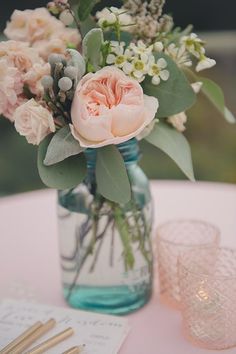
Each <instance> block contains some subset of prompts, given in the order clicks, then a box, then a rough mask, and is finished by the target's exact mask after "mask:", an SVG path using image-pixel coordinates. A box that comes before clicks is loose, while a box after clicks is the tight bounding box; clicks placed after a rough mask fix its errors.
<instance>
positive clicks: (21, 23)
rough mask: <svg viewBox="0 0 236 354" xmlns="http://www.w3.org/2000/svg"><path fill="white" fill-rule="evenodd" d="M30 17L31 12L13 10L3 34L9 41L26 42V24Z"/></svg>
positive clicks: (27, 37) (27, 38)
mask: <svg viewBox="0 0 236 354" xmlns="http://www.w3.org/2000/svg"><path fill="white" fill-rule="evenodd" d="M31 15H32V10H25V11H19V10H15V11H14V12H13V14H12V15H11V21H10V22H8V23H7V27H6V29H5V30H4V34H5V35H6V36H7V38H9V39H14V40H15V41H26V42H27V41H28V40H29V36H28V22H29V18H30V16H31Z"/></svg>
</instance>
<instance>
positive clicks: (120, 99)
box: [70, 66, 158, 148]
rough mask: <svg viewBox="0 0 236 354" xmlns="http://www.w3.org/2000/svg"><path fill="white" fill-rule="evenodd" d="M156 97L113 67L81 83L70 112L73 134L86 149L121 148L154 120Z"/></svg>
mask: <svg viewBox="0 0 236 354" xmlns="http://www.w3.org/2000/svg"><path fill="white" fill-rule="evenodd" d="M157 109H158V100H157V98H155V97H152V96H147V95H144V94H143V90H142V87H141V85H140V84H139V83H138V82H137V81H136V80H134V79H132V78H129V77H127V76H126V75H125V74H124V72H123V71H121V70H120V69H118V68H115V67H113V66H111V67H105V68H103V69H101V70H99V71H98V72H96V73H95V74H92V73H89V74H87V75H85V76H84V78H83V79H82V80H81V81H80V82H79V84H78V86H77V88H76V91H75V96H74V100H73V103H72V109H71V119H72V124H71V126H70V127H71V132H72V134H73V136H74V138H75V139H77V140H78V141H79V142H80V145H81V146H83V147H91V148H97V147H101V146H106V145H110V144H120V143H122V142H125V141H127V140H129V139H131V138H133V137H136V136H137V135H138V134H139V133H140V132H141V131H142V130H143V129H144V128H145V127H146V126H147V125H148V124H150V123H151V121H152V120H153V119H154V117H155V114H156V112H157Z"/></svg>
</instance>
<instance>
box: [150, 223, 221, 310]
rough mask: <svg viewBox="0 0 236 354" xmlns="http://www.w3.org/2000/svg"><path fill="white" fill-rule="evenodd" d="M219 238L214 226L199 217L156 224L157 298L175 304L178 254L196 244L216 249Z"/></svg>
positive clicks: (176, 300)
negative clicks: (158, 295) (158, 294)
mask: <svg viewBox="0 0 236 354" xmlns="http://www.w3.org/2000/svg"><path fill="white" fill-rule="evenodd" d="M219 240H220V232H219V230H218V228H217V227H215V226H213V225H211V224H209V223H206V222H204V221H200V220H176V221H170V222H167V223H165V224H163V225H161V226H160V227H158V229H157V239H156V251H155V253H156V255H157V263H158V274H159V286H160V299H161V302H163V303H165V304H167V305H169V306H171V307H173V308H175V309H178V308H179V305H180V294H179V281H178V266H177V264H178V257H179V256H180V255H181V254H182V253H184V252H186V251H188V250H191V249H194V248H198V247H200V248H205V247H213V248H214V249H216V248H217V247H218V245H219Z"/></svg>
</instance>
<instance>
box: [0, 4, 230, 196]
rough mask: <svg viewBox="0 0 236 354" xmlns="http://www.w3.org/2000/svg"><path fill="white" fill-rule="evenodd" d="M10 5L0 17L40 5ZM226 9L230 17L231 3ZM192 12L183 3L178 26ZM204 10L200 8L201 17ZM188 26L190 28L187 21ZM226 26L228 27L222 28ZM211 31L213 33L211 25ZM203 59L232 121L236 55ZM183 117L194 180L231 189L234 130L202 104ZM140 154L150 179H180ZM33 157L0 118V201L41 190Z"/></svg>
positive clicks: (156, 158)
mask: <svg viewBox="0 0 236 354" xmlns="http://www.w3.org/2000/svg"><path fill="white" fill-rule="evenodd" d="M11 2H12V1H10V3H9V8H8V9H6V10H5V12H6V13H7V11H9V9H10V7H13V6H15V8H19V7H20V8H25V7H35V6H39V5H40V1H37V4H36V2H35V4H32V2H31V3H30V5H31V6H29V1H28V4H27V1H26V0H25V1H22V2H21V4H20V6H19V4H16V1H13V2H12V4H11ZM229 2H230V1H229ZM13 3H14V4H13ZM24 3H25V4H24ZM171 3H173V8H174V1H173V0H169V8H170V7H171ZM183 3H184V1H183ZM205 3H211V4H212V2H211V1H210V0H208V1H205ZM205 3H204V4H205ZM41 4H45V2H43V1H41ZM23 6H24V7H23ZM183 6H184V5H183ZM227 6H228V7H230V4H227ZM231 6H232V7H231V11H232V10H233V6H234V5H233V2H232V4H231ZM192 7H193V6H191V4H190V2H189V1H188V2H187V4H186V5H185V6H184V9H185V13H184V14H183V16H184V18H182V23H183V24H185V23H186V18H187V19H188V18H189V17H191V13H190V14H188V13H187V12H188V11H189V12H191V11H192ZM13 8H14V7H13ZM203 8H204V7H203ZM205 9H206V7H205V8H204V11H205ZM206 11H207V9H206ZM173 12H174V11H173ZM232 12H233V11H232ZM7 15H8V14H7ZM8 16H9V15H8ZM178 16H180V12H179V13H178V11H177V17H178ZM228 19H230V17H228ZM4 20H5V18H4V15H3V17H2V15H1V22H4ZM197 20H198V21H197ZM176 22H177V21H176ZM188 22H191V19H190V20H188ZM218 22H219V28H220V27H221V26H222V22H221V20H220V18H219V19H218ZM182 23H181V17H180V21H179V22H178V24H180V25H181V24H182ZM195 23H196V27H198V24H200V25H199V28H201V27H202V22H201V21H200V18H199V19H197V18H196V20H195ZM230 23H231V22H230V21H229V22H228V23H227V26H229V25H230ZM212 26H213V28H215V29H218V27H217V24H213V25H212ZM233 26H235V22H234V24H233V22H232V27H231V29H234V28H235V27H233ZM203 28H204V27H203ZM213 28H211V29H213ZM227 28H229V27H227ZM222 48H223V46H222ZM208 54H209V56H210V55H212V56H214V58H216V60H217V66H216V67H215V68H213V69H212V70H210V71H208V72H207V76H208V77H209V78H212V79H214V81H216V82H217V83H218V84H220V86H221V87H222V88H223V89H224V92H225V96H226V103H227V105H228V107H229V108H230V109H231V110H232V112H233V113H234V115H236V99H235V98H236V94H235V92H236V66H235V62H236V50H234V51H233V50H232V51H231V52H229V53H227V52H224V51H223V49H222V53H221V52H220V51H219V52H217V55H216V54H215V53H209V51H208ZM188 116H189V119H188V123H187V130H186V134H185V135H186V137H187V138H188V140H189V141H190V145H191V148H192V154H193V163H194V170H195V177H196V179H197V180H206V181H220V182H229V183H236V125H230V124H228V123H227V122H225V121H224V120H223V119H222V117H220V116H219V115H218V114H217V113H216V111H214V110H213V109H212V108H211V109H210V107H209V106H208V104H207V103H204V105H202V106H201V107H199V106H197V105H195V106H194V107H193V108H192V109H191V110H190V111H189V112H188ZM141 150H142V153H143V158H142V160H141V165H142V167H143V168H144V170H145V172H146V173H147V175H148V176H149V177H150V178H156V179H184V178H185V177H184V175H183V174H182V172H181V171H179V169H178V167H176V165H175V164H174V162H172V160H171V159H169V158H168V157H167V156H166V155H164V153H162V152H159V150H157V149H155V148H154V147H152V146H151V145H150V144H148V143H146V142H143V143H141ZM36 152H37V149H36V148H35V147H34V146H32V145H29V144H28V143H27V142H26V140H25V139H24V138H22V137H20V136H19V135H18V134H17V133H16V132H15V129H14V127H13V126H12V124H11V123H10V122H9V121H7V120H5V119H3V118H0V195H6V194H13V193H18V192H23V191H28V190H33V189H38V188H44V186H43V184H42V182H41V181H40V178H39V176H38V172H37V158H36Z"/></svg>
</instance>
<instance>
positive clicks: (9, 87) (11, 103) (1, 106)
mask: <svg viewBox="0 0 236 354" xmlns="http://www.w3.org/2000/svg"><path fill="white" fill-rule="evenodd" d="M22 93H23V80H22V76H21V74H20V72H19V70H18V69H17V68H14V67H11V66H10V63H9V61H8V60H7V58H2V59H1V58H0V114H3V115H4V116H5V117H6V118H8V119H10V120H12V113H13V112H14V110H15V109H16V108H17V107H18V106H19V104H20V103H21V102H22V97H21V94H22Z"/></svg>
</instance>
